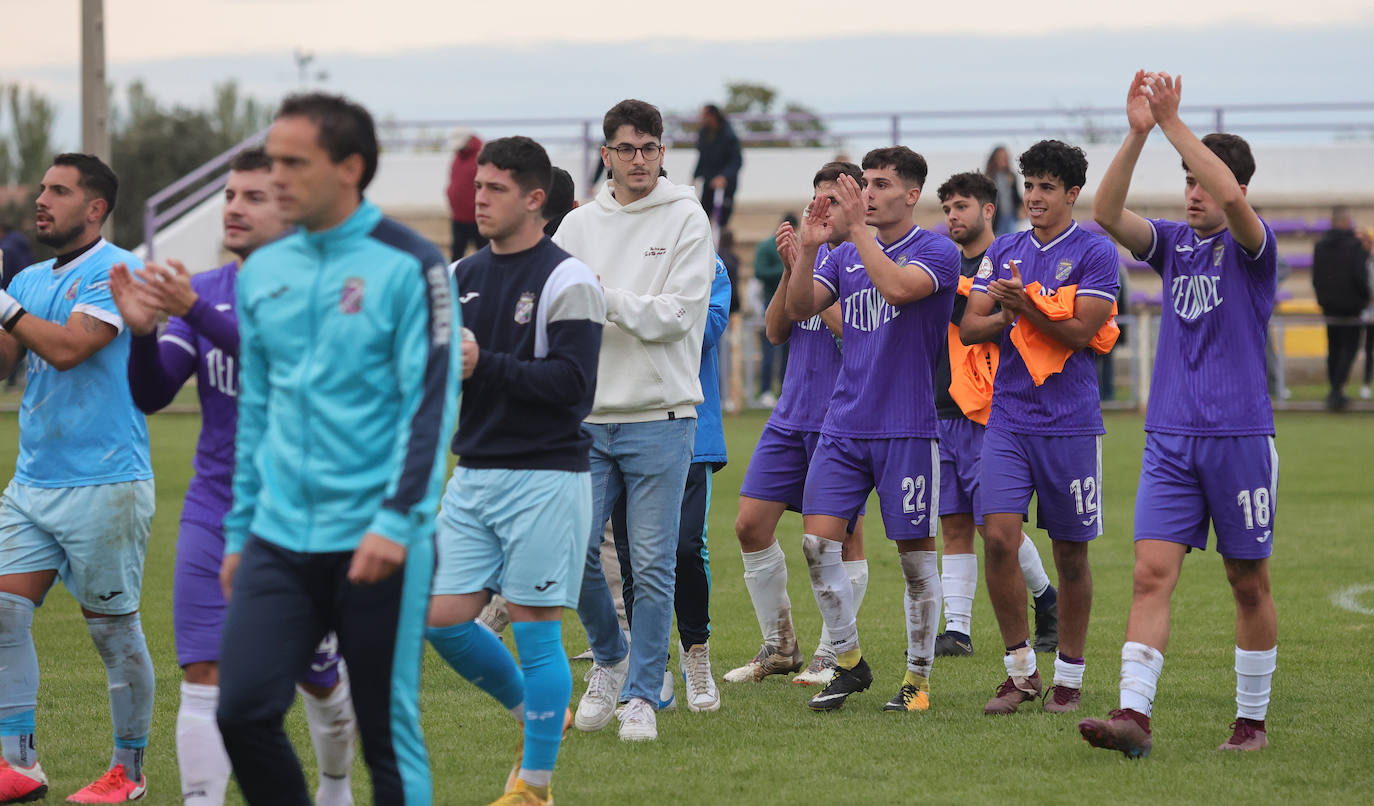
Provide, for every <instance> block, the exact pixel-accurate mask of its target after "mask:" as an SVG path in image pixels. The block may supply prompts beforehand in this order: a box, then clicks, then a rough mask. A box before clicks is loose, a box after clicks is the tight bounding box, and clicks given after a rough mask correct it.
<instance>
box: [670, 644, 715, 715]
mask: <svg viewBox="0 0 1374 806" xmlns="http://www.w3.org/2000/svg"><path fill="white" fill-rule="evenodd" d="M678 668H679V669H681V670H682V680H683V682H685V683H686V684H687V709H688V710H689V711H716V710H719V709H720V689H718V688H716V681H715V680H714V679H713V678H712V677H711V644H710V643H709V642H708V643H705V644H697V645H695V646H693V647H692V648H691V649H689V650H687V651H686V652H683V653H682V657H681V658H679V659H678Z"/></svg>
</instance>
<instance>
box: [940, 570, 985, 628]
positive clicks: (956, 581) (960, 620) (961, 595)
mask: <svg viewBox="0 0 1374 806" xmlns="http://www.w3.org/2000/svg"><path fill="white" fill-rule="evenodd" d="M940 565H941V571H940V587H941V589H942V590H943V591H944V595H945V630H946V631H949V630H953V631H954V632H958V633H963V634H964V635H971V634H972V633H970V632H969V630H970V627H969V625H970V624H971V623H972V620H973V594H974V591H976V590H978V555H977V554H946V555H945V556H944V558H943V559H942V560H941V561H940Z"/></svg>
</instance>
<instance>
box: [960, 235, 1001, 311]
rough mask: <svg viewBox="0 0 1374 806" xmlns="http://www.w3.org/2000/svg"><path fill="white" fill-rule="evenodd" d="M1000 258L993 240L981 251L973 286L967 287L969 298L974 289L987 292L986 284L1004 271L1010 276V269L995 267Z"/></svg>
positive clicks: (996, 278) (997, 277)
mask: <svg viewBox="0 0 1374 806" xmlns="http://www.w3.org/2000/svg"><path fill="white" fill-rule="evenodd" d="M1001 259H1002V256H1001V255H1000V254H999V252H998V249H997V242H996V241H994V242H993V244H992V246H990V247H988V251H987V252H985V253H983V260H982V262H980V263H979V264H978V272H977V273H976V274H974V275H973V286H972V287H971V288H970V289H969V298H970V299H972V297H973V292H974V291H981V292H982V293H984V294H986V293H988V286H990V285H992V281H993V280H999V279H1001V277H1002V275H1003V274H1004V273H1005V275H1006V276H1007V277H1011V272H1010V271H1004V270H1002V269H999V268H997V265H998V262H999V261H1000V260H1001Z"/></svg>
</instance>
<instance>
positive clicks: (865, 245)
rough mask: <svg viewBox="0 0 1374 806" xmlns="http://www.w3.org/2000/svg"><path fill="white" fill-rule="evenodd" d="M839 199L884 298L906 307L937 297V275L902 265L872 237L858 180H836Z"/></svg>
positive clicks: (843, 176) (851, 234) (851, 233)
mask: <svg viewBox="0 0 1374 806" xmlns="http://www.w3.org/2000/svg"><path fill="white" fill-rule="evenodd" d="M834 193H835V198H836V199H837V200H838V201H839V203H840V207H842V208H843V209H844V217H845V220H847V221H848V222H849V240H850V241H851V242H853V244H854V248H855V249H857V250H858V251H859V259H860V260H862V261H863V264H864V270H865V271H867V272H868V279H869V280H871V281H873V287H874V288H876V289H878V293H879V294H882V295H883V299H885V300H887V303H888V304H889V305H892V306H898V305H906V304H907V303H909V302H915V301H916V300H919V299H925V298H926V297H928V296H930V295H931V294H934V293H935V291H936V289H937V288H938V283H937V282H936V280H935V274H934V273H933V272H932V271H931V270H930V269H929V268H928V267H926V266H922V265H921V264H919V263H908V264H906V265H903V266H898V265H897V264H896V263H895V262H893V260H892V258H889V257H888V256H887V253H886V252H884V251H883V248H882V246H881V245H879V244H878V242H877V241H876V240H874V239H873V238H871V237H869V235H868V228H867V227H866V226H864V202H863V192H862V191H861V190H859V183H858V182H856V181H854V177H852V176H848V175H846V174H840V176H839V178H838V179H836V180H835V190H834Z"/></svg>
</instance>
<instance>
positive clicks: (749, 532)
mask: <svg viewBox="0 0 1374 806" xmlns="http://www.w3.org/2000/svg"><path fill="white" fill-rule="evenodd" d="M735 537H737V538H739V545H740V548H741V549H743V550H744V551H762V550H763V549H765V548H767V547H768V543H769V542H771V541H772V539H773V533H772V530H771V529H768V528H767V527H766V526H765V525H764V524H763V523H762V522H761V521H759V520H758V519H757V518H752V517H750V516H749V515H747V514H745V513H744V512H741V513H740V514H739V517H737V518H735Z"/></svg>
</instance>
